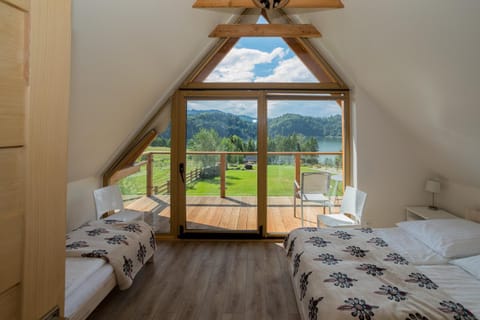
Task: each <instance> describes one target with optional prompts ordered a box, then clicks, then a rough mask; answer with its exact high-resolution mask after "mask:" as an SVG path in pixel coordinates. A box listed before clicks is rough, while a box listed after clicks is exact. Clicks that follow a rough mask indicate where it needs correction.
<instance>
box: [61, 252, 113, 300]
mask: <svg viewBox="0 0 480 320" xmlns="http://www.w3.org/2000/svg"><path fill="white" fill-rule="evenodd" d="M104 264H106V261H105V260H103V259H98V258H67V259H66V261H65V296H69V295H70V294H71V293H72V292H74V291H75V290H76V289H77V288H78V287H80V286H81V285H82V284H83V283H84V282H85V280H87V279H88V278H89V277H90V276H91V275H92V274H93V273H95V271H97V270H98V269H100V268H101V267H102V266H103V265H104Z"/></svg>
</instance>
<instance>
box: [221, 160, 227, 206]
mask: <svg viewBox="0 0 480 320" xmlns="http://www.w3.org/2000/svg"><path fill="white" fill-rule="evenodd" d="M225 169H226V161H225V153H222V154H220V197H221V198H225Z"/></svg>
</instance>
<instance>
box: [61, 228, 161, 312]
mask: <svg viewBox="0 0 480 320" xmlns="http://www.w3.org/2000/svg"><path fill="white" fill-rule="evenodd" d="M155 248H156V244H155V235H154V233H153V230H152V229H151V227H150V226H149V225H148V224H146V223H145V222H143V221H130V222H128V221H127V222H123V221H118V220H112V219H110V220H97V221H92V222H89V223H87V224H85V225H83V226H81V227H80V228H78V229H76V230H74V231H72V232H71V233H69V234H68V235H67V240H66V252H67V259H66V285H65V317H67V318H68V319H69V320H83V319H86V318H87V317H88V315H90V313H91V312H92V311H93V310H94V309H95V308H96V307H97V306H98V304H100V302H101V301H102V300H103V299H104V298H105V297H106V296H107V295H108V293H110V291H111V290H112V289H113V288H115V287H116V286H118V287H119V288H120V289H121V290H126V289H128V288H129V287H130V286H131V284H132V282H133V279H134V278H135V275H136V274H137V273H138V272H139V271H140V269H141V268H142V266H143V265H144V264H145V263H147V262H148V261H152V259H153V254H154V251H155Z"/></svg>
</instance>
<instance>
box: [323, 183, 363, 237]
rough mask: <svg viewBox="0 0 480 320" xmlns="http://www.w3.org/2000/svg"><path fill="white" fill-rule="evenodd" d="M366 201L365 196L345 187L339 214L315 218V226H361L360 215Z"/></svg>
mask: <svg viewBox="0 0 480 320" xmlns="http://www.w3.org/2000/svg"><path fill="white" fill-rule="evenodd" d="M366 200H367V194H366V193H365V192H363V191H360V190H358V189H356V188H352V187H347V188H346V189H345V193H344V194H343V202H342V206H341V207H340V213H338V214H329V215H325V214H323V215H321V214H319V215H318V216H317V226H318V227H320V226H322V225H323V226H326V227H333V228H336V227H354V226H360V225H361V224H362V213H363V208H364V207H365V202H366ZM349 216H351V217H349Z"/></svg>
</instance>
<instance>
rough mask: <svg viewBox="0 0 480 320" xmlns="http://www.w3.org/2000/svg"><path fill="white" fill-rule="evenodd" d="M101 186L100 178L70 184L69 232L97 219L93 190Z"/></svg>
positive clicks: (68, 191)
mask: <svg viewBox="0 0 480 320" xmlns="http://www.w3.org/2000/svg"><path fill="white" fill-rule="evenodd" d="M100 186H101V181H100V178H96V177H90V178H87V179H82V180H77V181H74V182H70V183H69V184H68V186H67V232H70V231H71V230H73V229H75V228H77V227H79V226H81V225H82V224H83V223H85V222H87V221H89V220H94V219H96V214H95V204H94V202H93V194H92V192H93V190H95V189H97V188H99V187H100Z"/></svg>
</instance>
